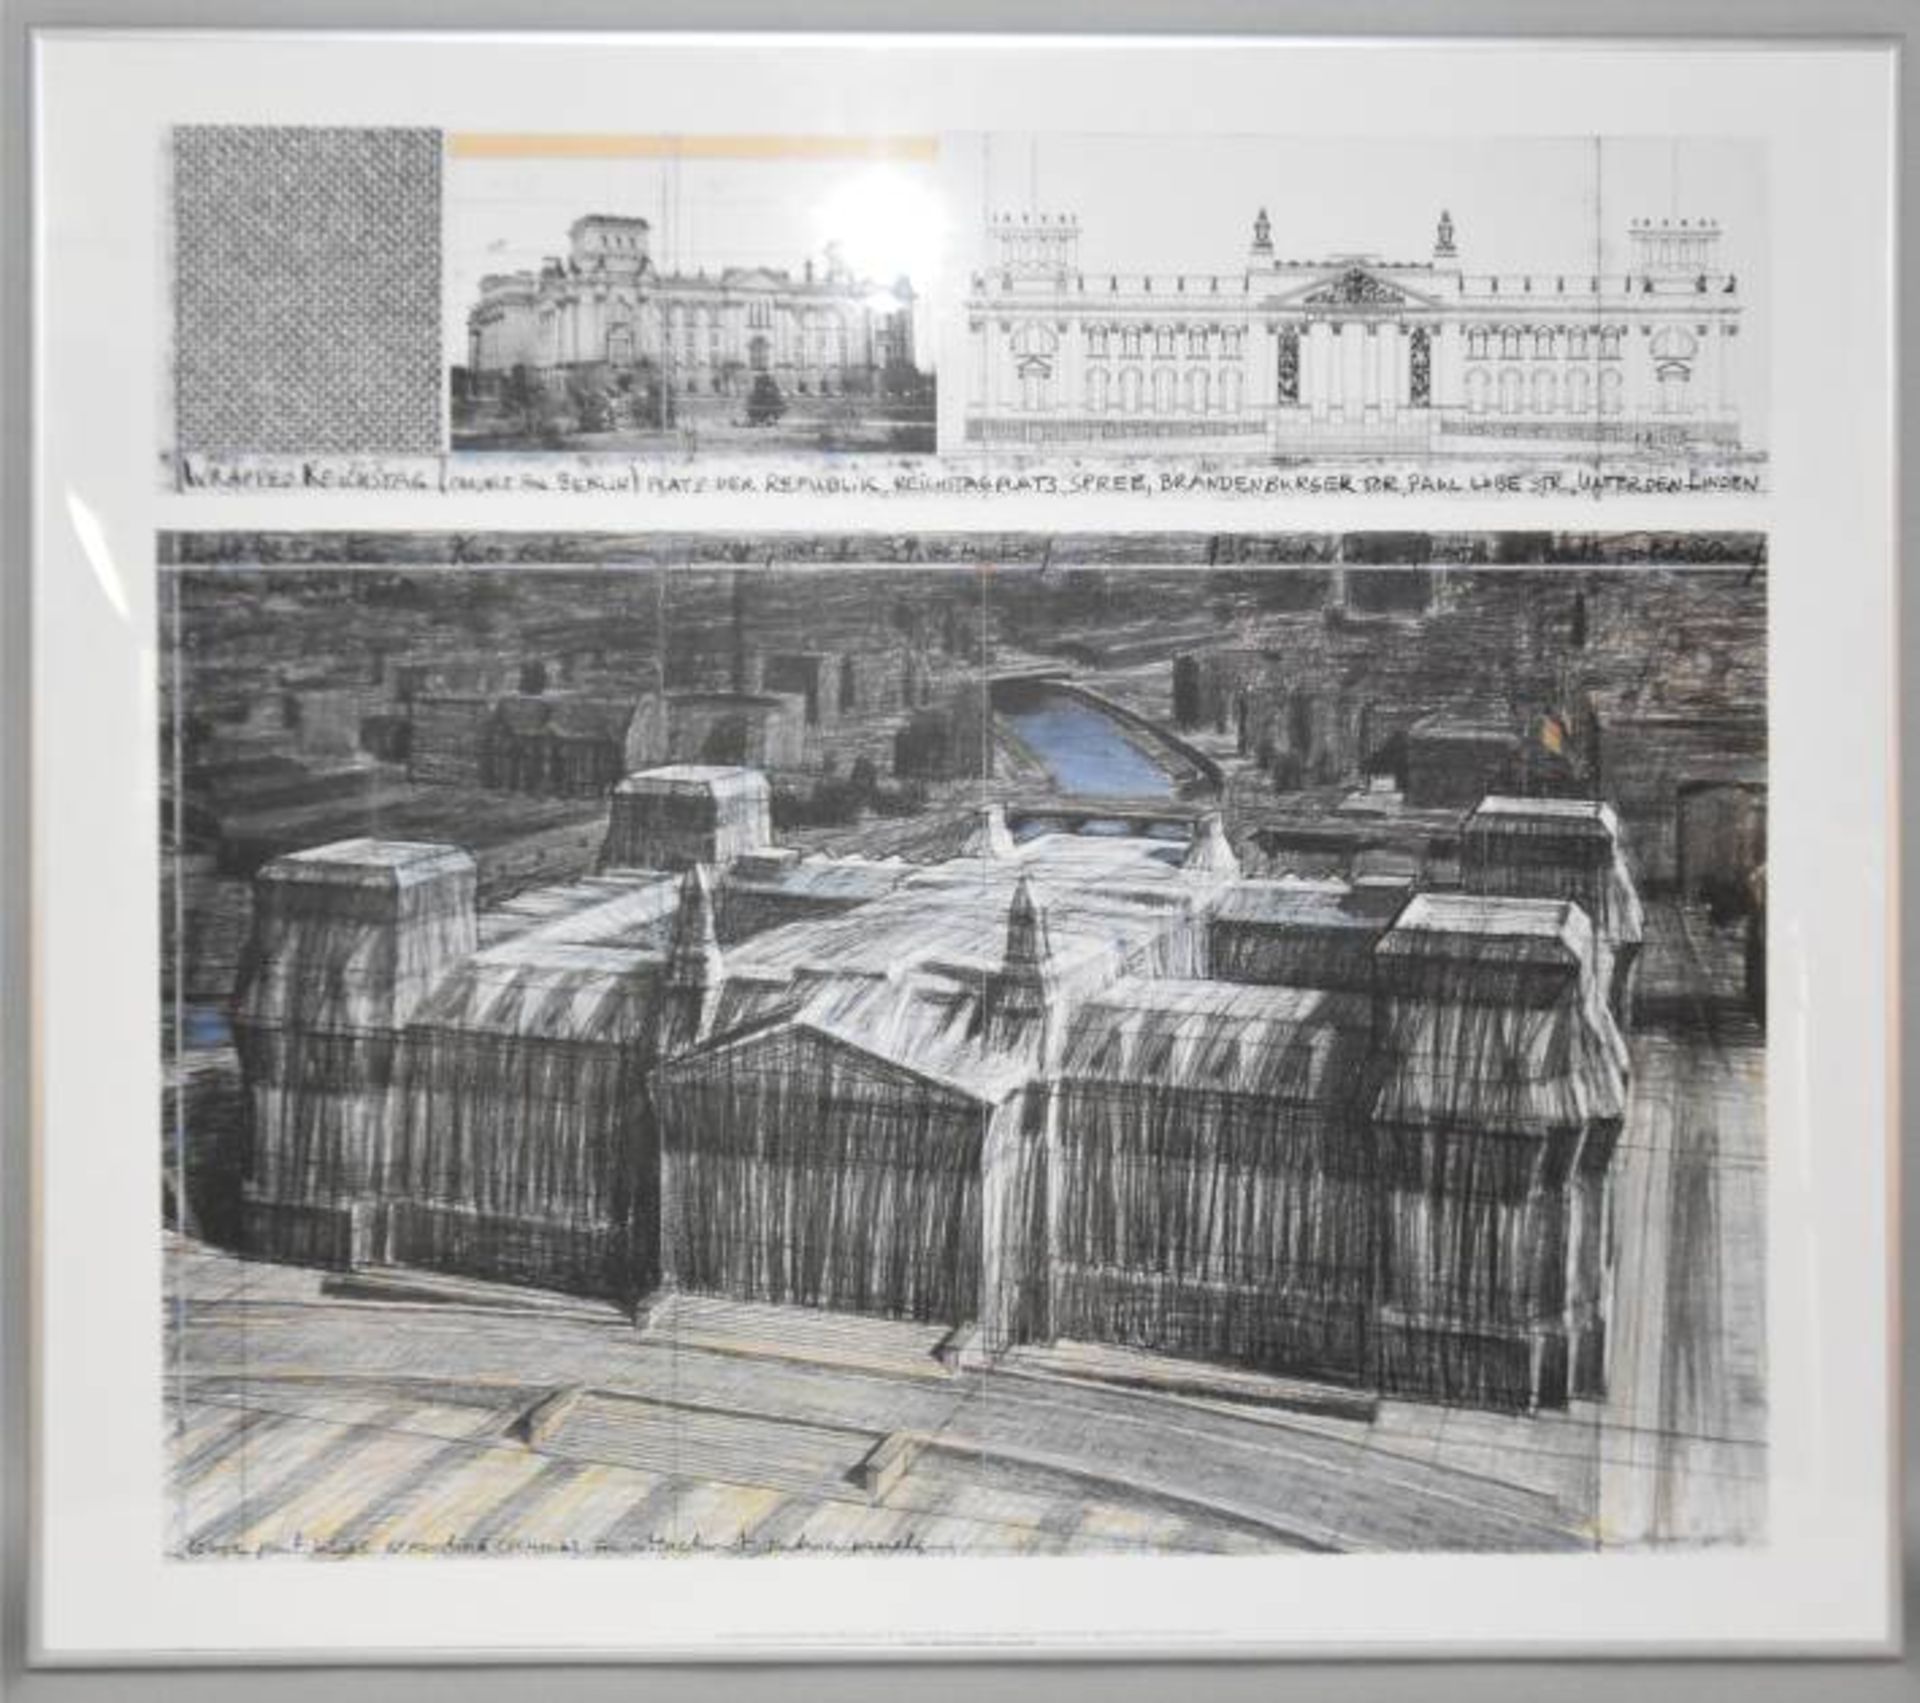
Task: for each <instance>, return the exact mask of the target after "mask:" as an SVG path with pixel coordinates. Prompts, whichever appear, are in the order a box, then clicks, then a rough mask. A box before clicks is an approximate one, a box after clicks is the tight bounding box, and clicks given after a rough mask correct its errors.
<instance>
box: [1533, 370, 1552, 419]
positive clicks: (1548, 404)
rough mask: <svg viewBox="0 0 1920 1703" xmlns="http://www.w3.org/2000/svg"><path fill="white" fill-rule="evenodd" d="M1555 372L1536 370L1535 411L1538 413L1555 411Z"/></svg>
mask: <svg viewBox="0 0 1920 1703" xmlns="http://www.w3.org/2000/svg"><path fill="white" fill-rule="evenodd" d="M1553 389H1554V386H1553V374H1552V373H1551V372H1544V371H1542V372H1536V373H1535V374H1534V375H1533V411H1534V413H1536V414H1551V413H1552V412H1553Z"/></svg>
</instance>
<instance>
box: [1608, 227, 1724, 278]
mask: <svg viewBox="0 0 1920 1703" xmlns="http://www.w3.org/2000/svg"><path fill="white" fill-rule="evenodd" d="M1627 235H1628V237H1629V239H1630V240H1631V242H1632V245H1633V270H1634V273H1635V275H1636V276H1639V277H1643V278H1699V277H1707V276H1711V275H1712V274H1714V273H1715V272H1717V271H1718V270H1719V266H1720V227H1719V225H1718V224H1717V223H1715V222H1714V221H1713V220H1712V219H1635V220H1634V221H1633V223H1632V225H1631V226H1629V227H1628V231H1627Z"/></svg>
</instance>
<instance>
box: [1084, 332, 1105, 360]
mask: <svg viewBox="0 0 1920 1703" xmlns="http://www.w3.org/2000/svg"><path fill="white" fill-rule="evenodd" d="M1106 352H1107V328H1106V327H1105V326H1104V325H1090V326H1088V327H1087V353H1088V354H1089V355H1104V354H1105V353H1106Z"/></svg>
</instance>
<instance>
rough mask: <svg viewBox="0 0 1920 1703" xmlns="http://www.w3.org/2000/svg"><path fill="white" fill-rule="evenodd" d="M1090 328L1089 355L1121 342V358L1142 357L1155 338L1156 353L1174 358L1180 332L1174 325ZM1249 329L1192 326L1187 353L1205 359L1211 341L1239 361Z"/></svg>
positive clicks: (1107, 350) (1224, 355) (1225, 356)
mask: <svg viewBox="0 0 1920 1703" xmlns="http://www.w3.org/2000/svg"><path fill="white" fill-rule="evenodd" d="M1086 331H1087V353H1088V354H1089V355H1107V354H1111V353H1112V352H1113V349H1114V345H1115V344H1116V343H1117V344H1118V345H1119V352H1120V355H1121V356H1122V358H1130V359H1135V360H1137V359H1139V357H1140V356H1141V354H1142V353H1143V352H1144V347H1145V339H1146V338H1148V337H1149V336H1150V337H1151V338H1152V340H1153V353H1154V354H1155V355H1156V356H1158V357H1160V358H1161V359H1162V360H1167V359H1171V358H1172V356H1173V355H1174V353H1175V352H1176V347H1177V343H1178V340H1179V336H1180V333H1179V331H1178V330H1177V329H1176V328H1175V327H1173V326H1171V325H1157V326H1151V327H1148V326H1139V325H1122V326H1118V327H1115V326H1107V325H1089V326H1088V327H1087V328H1086ZM1246 338H1247V334H1246V330H1245V328H1244V327H1242V326H1237V325H1222V326H1215V327H1212V328H1211V329H1210V328H1208V327H1206V326H1199V325H1196V326H1189V327H1188V328H1187V332H1186V352H1187V355H1188V356H1189V358H1191V359H1193V360H1202V361H1203V360H1205V359H1206V358H1207V353H1208V348H1207V346H1208V342H1209V340H1211V341H1213V342H1214V343H1216V344H1217V345H1218V352H1219V354H1220V355H1221V357H1222V358H1223V359H1226V360H1238V359H1239V358H1240V356H1241V355H1242V354H1243V353H1244V352H1245V349H1246Z"/></svg>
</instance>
